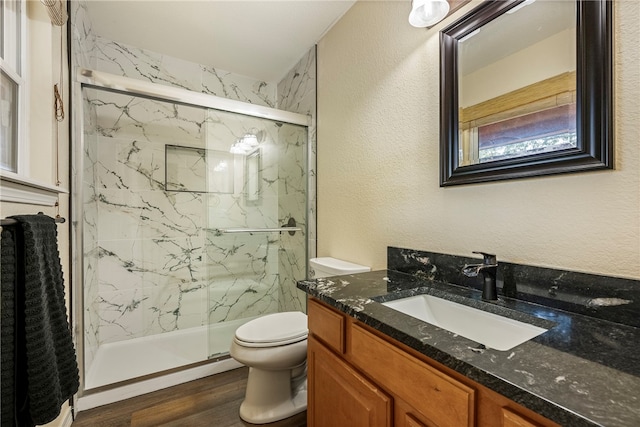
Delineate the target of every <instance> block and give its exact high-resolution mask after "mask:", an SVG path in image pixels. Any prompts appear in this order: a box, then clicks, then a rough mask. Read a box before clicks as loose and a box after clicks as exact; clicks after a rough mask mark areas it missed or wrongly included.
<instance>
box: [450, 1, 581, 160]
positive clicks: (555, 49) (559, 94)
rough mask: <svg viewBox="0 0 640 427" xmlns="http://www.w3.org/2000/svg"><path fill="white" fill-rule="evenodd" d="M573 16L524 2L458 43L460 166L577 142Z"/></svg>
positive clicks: (557, 4) (568, 4)
mask: <svg viewBox="0 0 640 427" xmlns="http://www.w3.org/2000/svg"><path fill="white" fill-rule="evenodd" d="M576 16H577V13H576V3H575V2H573V1H549V0H537V1H536V0H527V1H525V2H522V3H520V4H519V5H517V6H516V7H514V8H512V9H510V10H508V11H507V12H506V13H504V14H502V15H501V16H499V17H497V18H496V19H494V20H492V21H491V22H488V23H487V24H485V25H483V26H482V28H479V29H477V30H475V31H473V32H471V33H470V34H468V35H467V36H465V37H463V38H462V39H460V40H459V41H458V71H459V73H458V120H459V123H458V133H459V134H458V138H459V147H458V148H459V161H458V164H459V165H460V166H466V165H473V164H478V163H486V162H493V161H498V160H505V159H511V158H519V157H523V156H529V155H536V154H540V153H546V152H553V151H559V150H565V149H571V148H575V147H576V146H577V134H576V104H575V103H576V37H575V34H576Z"/></svg>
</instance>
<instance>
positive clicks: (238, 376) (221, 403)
mask: <svg viewBox="0 0 640 427" xmlns="http://www.w3.org/2000/svg"><path fill="white" fill-rule="evenodd" d="M248 371H249V370H248V368H240V369H234V370H233V371H229V372H224V373H221V374H218V375H213V376H211V377H207V378H202V379H199V380H196V381H191V382H188V383H185V384H180V385H177V386H175V387H171V388H168V389H164V390H159V391H155V392H153V393H149V394H145V395H142V396H137V397H134V398H131V399H127V400H124V401H122V402H116V403H112V404H110V405H105V406H101V407H99V408H94V409H90V410H87V411H82V412H80V413H79V414H78V415H77V416H76V419H75V421H74V422H73V424H72V427H124V426H131V427H152V426H153V427H158V426H162V427H246V426H253V425H254V424H249V423H246V422H244V421H242V420H241V419H240V416H239V415H238V410H239V408H240V403H242V400H243V399H244V391H245V387H246V385H247V373H248ZM306 416H307V413H306V412H303V413H301V414H298V415H295V416H293V417H291V418H287V419H286V420H282V421H278V422H275V423H270V424H263V426H267V427H304V426H306V425H307V422H306Z"/></svg>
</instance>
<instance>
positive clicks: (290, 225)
mask: <svg viewBox="0 0 640 427" xmlns="http://www.w3.org/2000/svg"><path fill="white" fill-rule="evenodd" d="M215 231H216V236H219V235H221V234H227V233H282V232H283V231H287V232H289V235H290V236H293V235H294V234H296V231H302V228H300V227H297V224H296V220H295V219H294V218H289V220H288V221H287V223H286V224H285V225H283V226H282V227H277V228H216V229H215Z"/></svg>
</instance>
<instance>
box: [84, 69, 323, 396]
mask: <svg viewBox="0 0 640 427" xmlns="http://www.w3.org/2000/svg"><path fill="white" fill-rule="evenodd" d="M77 81H78V83H77V85H76V95H75V99H76V105H78V106H81V108H79V107H77V108H76V111H77V112H78V115H79V116H81V117H77V118H76V122H77V123H76V130H75V133H76V138H75V139H76V142H77V144H76V145H77V147H76V148H75V151H74V156H73V169H74V175H75V180H74V181H75V187H74V195H75V200H76V203H75V205H74V240H75V250H74V252H75V257H74V259H75V263H76V265H75V268H74V273H75V275H76V280H75V282H76V283H81V284H82V285H81V289H80V288H77V289H76V291H75V295H76V298H78V299H77V300H76V301H81V304H77V303H76V305H81V311H78V316H77V321H76V323H77V324H78V325H79V326H81V330H82V342H81V343H79V344H80V345H78V347H79V349H81V350H82V351H81V355H82V363H81V364H82V366H83V374H84V375H83V385H84V386H83V390H84V391H85V392H86V391H91V390H96V389H101V388H104V387H110V386H113V385H114V384H116V385H117V384H122V382H127V381H132V380H136V379H140V378H148V377H149V376H153V375H158V373H162V372H168V371H171V370H175V369H176V368H183V367H185V366H192V365H194V364H204V363H215V362H216V361H218V360H224V359H226V358H228V352H229V347H230V344H231V339H232V337H233V333H234V331H235V329H236V328H237V327H238V326H240V325H241V324H243V323H244V322H246V321H248V320H251V319H253V318H255V317H257V316H261V315H264V314H268V313H274V312H278V311H289V310H303V311H304V308H305V303H304V301H305V299H304V295H303V294H302V293H301V292H300V291H298V290H297V289H296V287H295V283H296V280H299V279H302V278H304V277H305V276H306V271H307V267H306V263H307V259H308V256H307V253H308V252H307V237H306V236H307V230H306V224H307V219H306V218H307V211H308V206H307V193H308V188H307V185H308V184H307V182H308V166H307V154H308V153H307V150H308V144H307V141H308V126H309V124H310V118H309V117H308V116H304V115H300V114H295V113H290V112H285V111H280V110H276V109H272V108H267V107H261V106H257V105H253V104H248V103H243V102H239V101H233V100H228V99H224V98H218V97H215V96H210V95H206V94H201V93H195V92H190V91H188V90H184V89H179V88H172V87H167V86H161V85H158V84H154V83H147V82H144V81H139V80H134V79H129V78H125V77H119V76H112V75H109V74H105V73H100V72H96V71H91V70H80V71H79V73H78V78H77Z"/></svg>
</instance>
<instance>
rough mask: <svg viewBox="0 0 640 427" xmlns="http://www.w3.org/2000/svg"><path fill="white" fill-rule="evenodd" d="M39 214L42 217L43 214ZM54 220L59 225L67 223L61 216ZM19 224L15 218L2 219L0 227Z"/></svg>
mask: <svg viewBox="0 0 640 427" xmlns="http://www.w3.org/2000/svg"><path fill="white" fill-rule="evenodd" d="M38 214H39V215H42V212H38ZM54 220H55V222H57V223H59V224H62V223H63V222H65V221H66V220H65V219H64V218H63V217H61V216H58V217H55V218H54ZM17 223H18V221H16V220H15V219H13V218H2V220H0V226H2V227H4V226H5V225H15V224H17Z"/></svg>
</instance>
